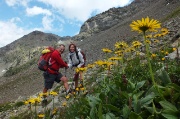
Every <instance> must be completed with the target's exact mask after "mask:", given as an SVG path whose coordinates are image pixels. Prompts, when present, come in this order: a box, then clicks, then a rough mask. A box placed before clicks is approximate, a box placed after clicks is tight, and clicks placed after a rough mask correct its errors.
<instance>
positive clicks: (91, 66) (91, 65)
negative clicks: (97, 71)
mask: <svg viewBox="0 0 180 119" xmlns="http://www.w3.org/2000/svg"><path fill="white" fill-rule="evenodd" d="M94 66H95V65H94V64H88V65H87V68H93V67H94Z"/></svg>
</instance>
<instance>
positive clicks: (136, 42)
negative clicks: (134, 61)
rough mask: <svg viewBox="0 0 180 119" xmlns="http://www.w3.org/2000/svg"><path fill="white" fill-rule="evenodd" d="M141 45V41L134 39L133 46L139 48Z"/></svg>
mask: <svg viewBox="0 0 180 119" xmlns="http://www.w3.org/2000/svg"><path fill="white" fill-rule="evenodd" d="M141 45H142V43H141V42H139V41H133V42H132V47H134V48H139V47H140V46H141Z"/></svg>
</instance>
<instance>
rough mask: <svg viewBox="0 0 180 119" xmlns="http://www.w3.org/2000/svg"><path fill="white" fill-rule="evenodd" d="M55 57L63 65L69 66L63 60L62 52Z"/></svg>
mask: <svg viewBox="0 0 180 119" xmlns="http://www.w3.org/2000/svg"><path fill="white" fill-rule="evenodd" d="M54 59H55V60H56V61H57V63H58V64H59V65H60V66H61V67H68V65H67V64H66V63H65V62H64V61H63V59H62V58H61V56H60V54H58V55H56V54H55V56H54Z"/></svg>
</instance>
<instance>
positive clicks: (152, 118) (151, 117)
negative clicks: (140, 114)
mask: <svg viewBox="0 0 180 119" xmlns="http://www.w3.org/2000/svg"><path fill="white" fill-rule="evenodd" d="M154 118H155V117H154V115H151V116H149V117H148V118H147V119H154Z"/></svg>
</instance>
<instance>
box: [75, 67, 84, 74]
mask: <svg viewBox="0 0 180 119" xmlns="http://www.w3.org/2000/svg"><path fill="white" fill-rule="evenodd" d="M75 70H76V72H77V73H78V72H84V71H86V70H87V67H84V68H81V67H80V68H76V69H75Z"/></svg>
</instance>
